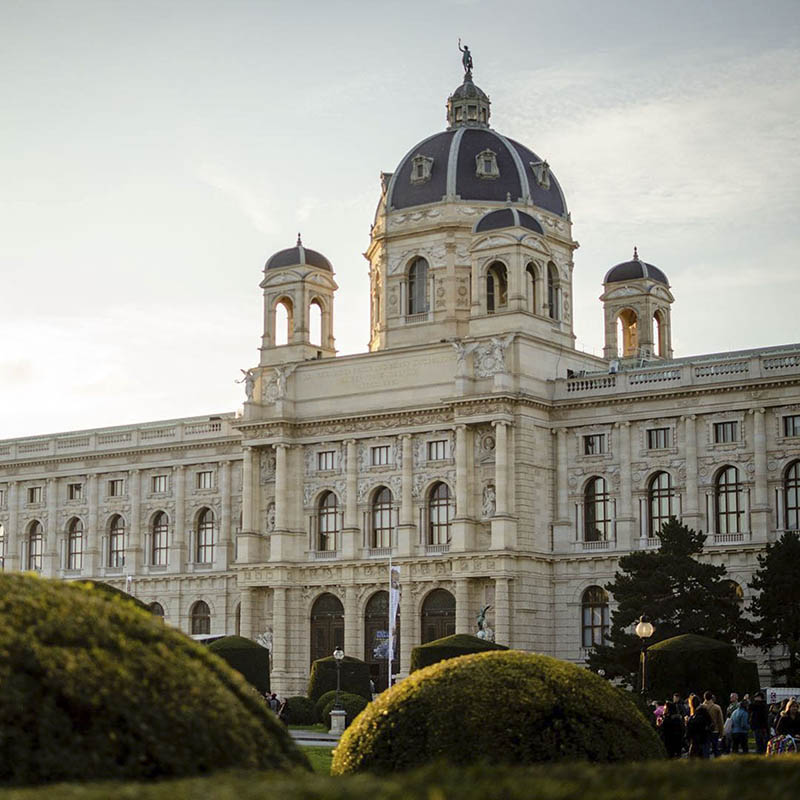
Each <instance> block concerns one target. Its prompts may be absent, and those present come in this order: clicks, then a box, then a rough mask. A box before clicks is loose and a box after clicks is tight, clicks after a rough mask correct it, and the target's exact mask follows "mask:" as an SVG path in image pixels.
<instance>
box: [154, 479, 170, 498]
mask: <svg viewBox="0 0 800 800" xmlns="http://www.w3.org/2000/svg"><path fill="white" fill-rule="evenodd" d="M166 491H167V476H166V475H153V492H154V493H155V494H163V493H164V492H166Z"/></svg>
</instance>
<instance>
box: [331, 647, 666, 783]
mask: <svg viewBox="0 0 800 800" xmlns="http://www.w3.org/2000/svg"><path fill="white" fill-rule="evenodd" d="M663 754H664V750H663V747H662V745H661V742H660V741H659V738H658V736H657V735H656V733H655V731H654V730H653V728H652V727H651V726H650V724H649V723H648V721H647V720H646V719H645V718H644V717H643V716H642V714H641V713H639V711H637V710H636V708H635V707H634V706H633V705H632V704H631V703H630V702H628V701H627V700H626V699H625V697H624V696H623V694H622V693H621V692H619V691H618V690H617V689H615V688H614V687H613V686H611V685H610V684H609V683H608V682H607V681H605V680H604V679H603V678H600V677H599V676H597V675H595V674H593V673H591V672H589V671H588V670H585V669H581V668H580V667H576V666H575V665H573V664H569V663H567V662H565V661H559V660H557V659H555V658H550V657H548V656H541V655H536V654H534V653H523V652H520V651H515V650H508V651H491V652H487V653H475V654H473V655H468V656H461V657H460V658H453V659H448V660H447V661H442V662H440V663H438V664H434V665H433V666H430V667H426V668H425V669H421V670H418V671H417V672H414V673H412V674H411V675H409V677H408V678H406V679H405V680H404V681H402V682H401V683H398V684H396V685H395V686H393V687H392V688H391V689H389V690H387V691H386V692H384V693H383V694H381V695H380V696H379V697H378V698H377V699H376V700H374V701H373V702H372V703H371V704H370V705H369V706H368V707H367V708H366V709H365V710H364V712H363V713H362V714H360V715H359V717H358V718H357V719H356V720H355V722H354V723H353V724H352V725H351V726H350V727H349V728H348V729H347V730H346V731H345V733H344V735H343V736H342V738H341V740H340V741H339V746H338V747H337V748H336V751H335V754H334V758H333V769H332V772H333V774H334V775H336V774H339V775H341V774H345V773H351V772H364V771H368V772H377V773H386V772H391V771H396V770H408V769H411V768H413V767H416V766H419V765H421V764H426V763H429V762H432V761H437V760H442V761H448V762H450V763H453V764H469V763H472V762H476V761H486V762H490V763H492V764H528V763H533V762H537V761H562V760H575V759H587V760H589V761H636V760H640V759H646V758H658V757H660V756H663ZM534 794H535V793H534Z"/></svg>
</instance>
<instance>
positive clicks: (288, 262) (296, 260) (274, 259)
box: [264, 236, 333, 272]
mask: <svg viewBox="0 0 800 800" xmlns="http://www.w3.org/2000/svg"><path fill="white" fill-rule="evenodd" d="M299 264H307V265H308V266H310V267H317V269H326V270H328V272H333V267H332V266H331V262H330V261H328V259H327V258H325V256H324V255H322V253H318V252H317V251H316V250H310V249H309V248H308V247H303V244H302V242H301V241H300V237H299V236H298V237H297V244H296V245H295V246H294V247H289V248H288V249H286V250H279V251H278V252H277V253H275V255H272V256H270V257H269V258H268V259H267V263H266V264H265V265H264V269H280V268H281V267H296V266H298V265H299Z"/></svg>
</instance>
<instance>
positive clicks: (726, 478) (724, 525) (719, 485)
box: [714, 464, 744, 534]
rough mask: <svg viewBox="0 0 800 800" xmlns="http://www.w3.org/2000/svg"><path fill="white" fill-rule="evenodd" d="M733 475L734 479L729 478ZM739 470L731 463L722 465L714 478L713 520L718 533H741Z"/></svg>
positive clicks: (742, 510) (741, 512) (742, 527)
mask: <svg viewBox="0 0 800 800" xmlns="http://www.w3.org/2000/svg"><path fill="white" fill-rule="evenodd" d="M731 477H734V478H735V480H731V479H730V478H731ZM742 495H743V492H742V484H741V481H740V480H739V470H738V469H737V468H736V467H734V466H733V465H732V464H729V465H728V466H725V467H723V468H722V469H721V470H720V471H719V472H718V473H717V477H716V478H715V479H714V522H715V529H716V530H715V532H716V533H718V534H729V533H742V532H743V530H744V526H743V521H744V503H743V502H742V501H743V496H742Z"/></svg>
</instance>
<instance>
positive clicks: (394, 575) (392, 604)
mask: <svg viewBox="0 0 800 800" xmlns="http://www.w3.org/2000/svg"><path fill="white" fill-rule="evenodd" d="M399 607H400V567H393V566H392V563H391V561H390V562H389V686H391V685H392V661H394V651H395V646H394V643H395V636H396V633H397V610H398V608H399Z"/></svg>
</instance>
